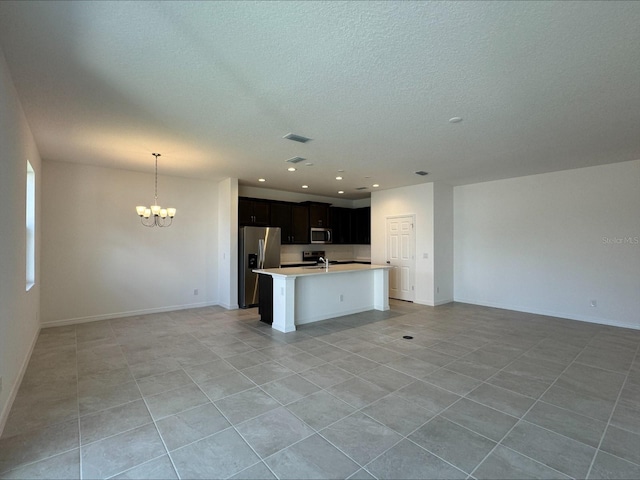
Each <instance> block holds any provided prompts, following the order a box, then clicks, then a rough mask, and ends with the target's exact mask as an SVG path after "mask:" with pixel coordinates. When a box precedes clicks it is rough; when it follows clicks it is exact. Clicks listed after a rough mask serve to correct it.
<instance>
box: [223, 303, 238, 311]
mask: <svg viewBox="0 0 640 480" xmlns="http://www.w3.org/2000/svg"><path fill="white" fill-rule="evenodd" d="M218 305H219V306H221V307H222V308H226V309H227V310H238V309H239V308H240V305H238V304H237V303H236V304H234V305H228V304H226V303H219V304H218Z"/></svg>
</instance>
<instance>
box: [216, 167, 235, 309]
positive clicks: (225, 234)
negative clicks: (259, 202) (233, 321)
mask: <svg viewBox="0 0 640 480" xmlns="http://www.w3.org/2000/svg"><path fill="white" fill-rule="evenodd" d="M218 262H219V265H220V268H219V269H218V285H219V294H218V298H219V299H220V300H219V303H220V305H221V306H223V307H225V308H227V309H235V308H238V179H237V178H226V179H224V180H222V181H221V182H220V183H219V184H218Z"/></svg>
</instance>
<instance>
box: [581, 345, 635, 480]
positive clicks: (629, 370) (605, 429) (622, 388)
mask: <svg viewBox="0 0 640 480" xmlns="http://www.w3.org/2000/svg"><path fill="white" fill-rule="evenodd" d="M638 352H640V345H638V346H636V352H635V354H634V356H633V358H632V359H631V363H630V364H629V368H628V369H627V373H626V374H625V377H624V381H623V382H622V386H621V387H620V391H619V392H618V395H617V397H616V401H615V403H614V404H613V408H612V409H611V413H610V414H609V419H608V420H607V425H606V427H605V428H604V430H603V431H602V435H601V436H600V442H599V443H598V446H597V447H596V453H595V454H594V456H593V458H592V459H591V464H590V465H589V470H587V474H586V476H585V478H588V477H589V475H590V474H591V470H592V469H593V465H594V464H595V461H596V457H597V456H598V453H599V452H600V451H601V450H600V447H601V446H602V443H603V442H604V439H605V436H606V435H607V432H608V431H609V426H610V425H611V420H612V419H613V415H614V413H615V411H616V408H617V407H618V403H619V402H620V397H621V396H622V391H623V390H624V387H625V386H626V384H627V380H629V373H630V372H631V368H632V367H633V362H634V361H635V359H636V358H638ZM605 453H608V452H605Z"/></svg>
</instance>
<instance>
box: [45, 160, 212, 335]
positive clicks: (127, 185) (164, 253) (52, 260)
mask: <svg viewBox="0 0 640 480" xmlns="http://www.w3.org/2000/svg"><path fill="white" fill-rule="evenodd" d="M42 166H43V175H42V176H43V185H42V187H43V188H42V190H43V193H42V200H43V202H42V212H43V215H42V236H43V238H44V239H45V242H43V243H44V244H43V246H42V261H41V271H42V276H41V278H42V289H41V301H42V309H41V312H42V322H43V326H51V325H61V324H67V323H78V322H84V321H92V320H102V319H109V318H117V317H121V316H131V315H138V314H146V313H154V312H162V311H169V310H176V309H182V308H190V307H198V306H205V305H215V304H217V303H218V298H217V294H218V285H217V281H218V277H217V275H215V274H212V272H216V271H217V268H218V265H217V255H216V252H217V249H218V248H217V242H218V236H217V223H216V217H217V216H216V215H215V214H212V213H211V212H217V210H218V207H217V204H218V186H217V182H212V181H205V180H199V179H188V178H180V177H166V176H159V177H158V191H159V193H160V195H159V200H160V203H161V204H166V205H167V206H172V207H175V208H177V215H176V217H175V219H174V220H173V225H172V226H171V227H169V228H158V227H155V228H146V227H144V226H143V225H141V222H140V218H139V217H138V216H137V215H136V212H135V206H136V205H148V204H149V203H150V201H151V200H153V184H154V176H153V174H152V173H140V172H132V171H128V170H119V169H110V168H102V167H95V166H89V165H78V164H73V163H65V162H52V161H46V160H45V161H43V162H42ZM195 290H197V295H196V292H195Z"/></svg>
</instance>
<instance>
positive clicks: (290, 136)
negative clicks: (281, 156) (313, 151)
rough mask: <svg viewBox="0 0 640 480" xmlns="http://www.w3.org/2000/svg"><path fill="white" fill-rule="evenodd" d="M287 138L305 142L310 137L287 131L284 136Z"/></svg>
mask: <svg viewBox="0 0 640 480" xmlns="http://www.w3.org/2000/svg"><path fill="white" fill-rule="evenodd" d="M282 138H286V139H287V140H293V141H294V142H300V143H307V142H308V141H310V140H311V139H310V138H308V137H303V136H302V135H296V134H295V133H287V134H286V135H285V136H284V137H282Z"/></svg>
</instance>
